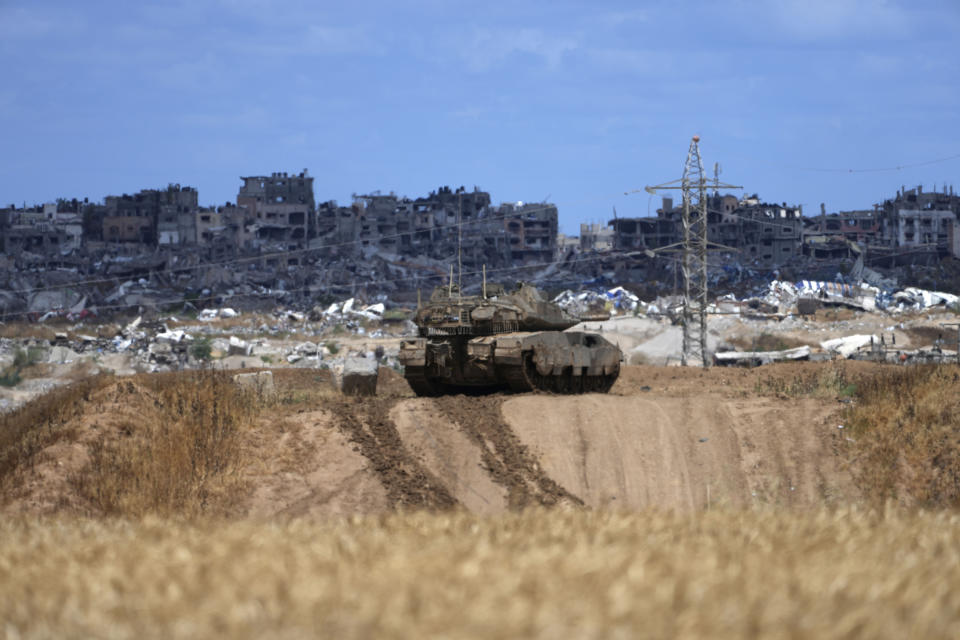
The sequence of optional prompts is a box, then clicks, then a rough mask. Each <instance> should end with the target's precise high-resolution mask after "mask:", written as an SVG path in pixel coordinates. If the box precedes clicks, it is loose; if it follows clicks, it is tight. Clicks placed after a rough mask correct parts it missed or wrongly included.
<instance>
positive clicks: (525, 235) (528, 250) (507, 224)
mask: <svg viewBox="0 0 960 640" xmlns="http://www.w3.org/2000/svg"><path fill="white" fill-rule="evenodd" d="M497 217H502V218H503V228H504V229H505V230H506V235H507V245H508V248H509V251H510V253H509V262H510V263H511V264H514V265H532V264H542V263H548V262H551V261H552V260H553V257H554V255H555V254H556V252H557V227H558V220H557V207H556V206H554V205H552V204H548V203H545V202H539V203H533V202H527V203H524V202H517V203H505V204H501V205H500V207H499V209H498V211H497Z"/></svg>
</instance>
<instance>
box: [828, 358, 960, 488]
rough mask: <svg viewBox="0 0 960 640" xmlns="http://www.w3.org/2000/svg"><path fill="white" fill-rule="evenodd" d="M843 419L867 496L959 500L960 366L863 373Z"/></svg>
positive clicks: (896, 369) (933, 366)
mask: <svg viewBox="0 0 960 640" xmlns="http://www.w3.org/2000/svg"><path fill="white" fill-rule="evenodd" d="M844 420H845V425H846V427H847V428H848V430H849V433H850V437H851V438H852V439H854V440H855V442H854V443H853V444H852V445H851V448H852V453H853V455H855V456H856V466H855V468H856V470H857V481H858V483H859V484H860V486H861V487H862V488H863V489H864V490H865V493H866V494H867V495H868V496H872V497H873V498H874V499H875V500H877V501H883V500H886V499H889V498H895V499H898V500H900V501H903V502H905V503H907V504H920V505H926V506H948V507H957V506H960V368H958V367H956V366H954V365H939V366H937V365H929V366H916V367H903V368H890V369H887V370H886V371H884V372H883V373H881V374H879V375H875V376H871V377H868V378H863V379H861V380H859V381H858V391H857V402H856V403H855V404H853V405H852V406H851V407H850V408H849V409H847V410H846V411H845V415H844Z"/></svg>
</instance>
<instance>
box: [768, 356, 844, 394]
mask: <svg viewBox="0 0 960 640" xmlns="http://www.w3.org/2000/svg"><path fill="white" fill-rule="evenodd" d="M768 371H770V372H774V371H775V368H774V367H770V368H768ZM791 371H795V373H793V375H787V376H782V375H768V376H767V377H763V378H760V379H759V380H758V381H757V384H756V387H755V389H754V390H755V391H756V392H757V393H761V394H764V393H772V394H776V395H779V396H785V397H798V396H811V397H815V398H832V397H846V396H850V395H852V394H853V393H855V392H856V390H857V385H856V380H858V379H860V377H861V376H856V375H852V374H851V373H850V371H849V367H848V366H847V365H846V363H842V362H841V363H830V364H829V365H826V366H820V367H805V368H803V369H801V370H799V371H797V370H796V369H791Z"/></svg>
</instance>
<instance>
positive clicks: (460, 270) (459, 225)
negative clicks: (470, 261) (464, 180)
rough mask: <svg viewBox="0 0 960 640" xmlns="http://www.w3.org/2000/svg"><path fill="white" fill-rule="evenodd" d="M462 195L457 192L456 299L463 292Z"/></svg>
mask: <svg viewBox="0 0 960 640" xmlns="http://www.w3.org/2000/svg"><path fill="white" fill-rule="evenodd" d="M462 256H463V194H462V193H460V190H459V189H458V190H457V298H459V297H460V295H461V292H462V291H463V257H462Z"/></svg>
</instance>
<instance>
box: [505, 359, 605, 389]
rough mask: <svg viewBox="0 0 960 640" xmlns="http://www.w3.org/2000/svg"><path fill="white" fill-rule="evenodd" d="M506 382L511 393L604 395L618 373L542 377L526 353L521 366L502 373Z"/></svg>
mask: <svg viewBox="0 0 960 640" xmlns="http://www.w3.org/2000/svg"><path fill="white" fill-rule="evenodd" d="M504 375H505V377H506V378H507V382H508V383H509V384H510V388H511V389H512V390H513V391H518V392H524V391H548V392H550V393H559V394H567V395H569V394H579V393H606V392H607V391H609V390H610V388H611V387H612V386H613V383H615V382H616V381H617V378H618V377H619V375H620V372H619V371H618V372H616V373H611V374H601V375H596V376H591V375H586V374H584V375H579V376H575V375H573V371H572V370H571V369H567V370H565V371H564V372H563V373H562V374H561V375H559V376H553V375H549V376H543V375H540V373H539V372H538V371H537V367H536V365H535V364H534V362H533V354H532V353H527V354H526V355H525V356H524V358H523V365H522V366H520V367H510V368H509V370H505V371H504Z"/></svg>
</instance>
